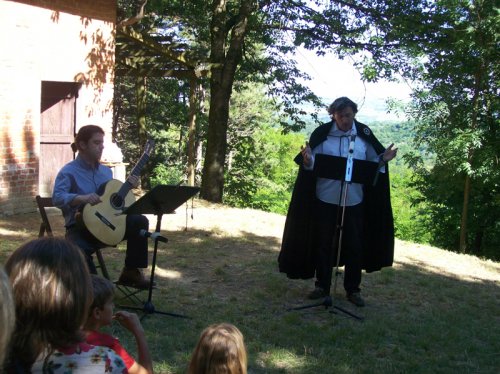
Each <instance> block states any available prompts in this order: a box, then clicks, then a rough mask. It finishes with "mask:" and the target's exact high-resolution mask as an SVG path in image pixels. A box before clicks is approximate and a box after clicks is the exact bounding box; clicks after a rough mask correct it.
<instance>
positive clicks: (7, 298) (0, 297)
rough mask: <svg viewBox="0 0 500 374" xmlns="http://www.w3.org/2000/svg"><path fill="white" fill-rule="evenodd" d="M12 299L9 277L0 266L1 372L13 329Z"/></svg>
mask: <svg viewBox="0 0 500 374" xmlns="http://www.w3.org/2000/svg"><path fill="white" fill-rule="evenodd" d="M14 310H15V309H14V300H13V299H12V289H11V287H10V282H9V278H8V277H7V274H5V272H4V270H3V269H2V268H0V326H2V328H0V372H2V366H3V360H4V358H5V356H6V353H7V351H8V346H9V341H10V336H11V334H12V331H13V330H14V325H15V321H16V319H15V313H14Z"/></svg>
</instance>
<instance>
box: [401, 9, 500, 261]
mask: <svg viewBox="0 0 500 374" xmlns="http://www.w3.org/2000/svg"><path fill="white" fill-rule="evenodd" d="M497 10H498V9H497V8H496V5H495V2H494V1H492V0H476V1H466V0H462V1H440V2H438V3H436V5H435V7H434V9H433V12H434V22H433V25H434V26H433V27H432V28H430V29H428V30H426V31H425V33H426V39H427V42H426V43H425V44H419V45H417V44H414V45H413V47H414V50H413V52H416V51H417V47H418V48H419V52H420V55H419V56H418V57H420V58H421V61H422V62H421V64H419V69H420V71H416V73H420V72H421V73H420V74H421V77H422V81H423V83H422V85H421V87H420V88H419V89H417V90H416V92H415V93H414V95H413V99H414V101H413V104H412V106H411V108H410V109H409V113H410V114H411V115H412V116H413V117H414V118H415V119H417V121H418V123H419V125H418V126H417V131H416V133H417V134H418V135H417V137H416V145H417V146H421V145H426V146H427V147H428V149H429V150H430V151H431V152H433V153H434V154H435V155H436V162H435V165H434V166H433V167H432V169H430V170H429V169H426V168H424V167H422V165H421V163H418V159H416V158H409V161H410V163H411V164H412V165H413V167H414V169H415V171H416V173H417V175H416V181H415V183H416V184H417V185H418V186H420V187H421V189H422V191H423V194H424V197H425V199H427V201H428V202H430V205H429V209H430V212H431V214H432V215H433V217H434V219H435V220H439V221H441V222H449V223H450V224H449V225H443V226H441V227H442V228H445V227H446V228H447V229H448V230H447V231H444V230H441V231H440V233H436V238H438V240H439V239H441V241H440V243H438V244H441V245H445V246H446V247H448V248H455V249H457V250H459V251H461V252H474V253H476V254H480V253H481V248H482V246H483V245H484V244H485V243H484V241H485V240H486V242H487V244H486V245H487V246H490V247H491V246H495V245H498V243H499V242H500V227H499V225H498V222H499V218H500V215H499V213H498V212H499V211H500V204H499V203H500V198H499V188H500V167H499V166H500V165H499V159H500V134H499V126H498V118H497V117H498V113H499V109H500V108H499V100H498V94H499V91H498V82H499V78H500V76H499V71H500V68H499V66H498V57H499V55H498V35H499V23H498V18H497V15H496V14H497ZM460 195H461V198H460ZM436 228H439V227H436ZM450 238H451V240H450ZM488 241H489V243H488Z"/></svg>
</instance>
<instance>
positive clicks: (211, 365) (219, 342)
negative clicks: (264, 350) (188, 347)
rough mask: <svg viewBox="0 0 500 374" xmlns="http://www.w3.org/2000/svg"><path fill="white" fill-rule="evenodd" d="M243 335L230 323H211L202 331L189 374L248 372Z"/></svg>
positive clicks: (190, 364) (242, 373)
mask: <svg viewBox="0 0 500 374" xmlns="http://www.w3.org/2000/svg"><path fill="white" fill-rule="evenodd" d="M246 373H247V353H246V349H245V343H244V342H243V335H242V333H241V332H240V330H238V328H237V327H236V326H234V325H232V324H229V323H221V324H218V325H210V326H208V327H207V328H206V329H205V330H203V332H202V333H201V336H200V339H199V341H198V344H197V345H196V348H195V350H194V352H193V356H192V357H191V362H190V363H189V369H188V374H246Z"/></svg>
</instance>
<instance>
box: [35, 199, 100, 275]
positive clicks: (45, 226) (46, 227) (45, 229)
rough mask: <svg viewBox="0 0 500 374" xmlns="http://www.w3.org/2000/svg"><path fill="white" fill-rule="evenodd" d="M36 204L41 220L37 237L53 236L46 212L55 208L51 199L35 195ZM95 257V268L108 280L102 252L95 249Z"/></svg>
mask: <svg viewBox="0 0 500 374" xmlns="http://www.w3.org/2000/svg"><path fill="white" fill-rule="evenodd" d="M36 203H37V205H38V210H39V212H40V217H41V218H42V222H41V223H40V230H39V232H38V237H39V238H41V237H42V236H44V235H45V233H47V236H54V234H53V232H52V227H51V226H50V221H49V217H48V215H47V211H46V209H47V208H55V206H54V204H53V203H52V198H51V197H41V196H40V195H37V196H36ZM95 255H96V257H97V262H98V264H97V265H96V268H97V269H99V270H100V271H101V274H102V276H103V277H104V278H106V279H109V273H108V269H107V268H106V264H105V262H104V258H103V257H102V252H101V249H100V248H97V249H96V251H95Z"/></svg>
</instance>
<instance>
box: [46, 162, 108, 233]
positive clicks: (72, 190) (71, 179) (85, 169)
mask: <svg viewBox="0 0 500 374" xmlns="http://www.w3.org/2000/svg"><path fill="white" fill-rule="evenodd" d="M112 178H113V172H112V171H111V169H110V168H109V167H107V166H104V165H102V164H97V167H93V166H91V165H89V164H88V163H86V162H85V161H84V160H83V159H82V158H81V157H80V156H77V157H76V159H75V160H73V161H71V162H69V163H67V164H66V165H65V166H63V168H62V169H61V170H60V171H59V173H58V174H57V177H56V181H55V183H54V192H53V193H52V202H53V203H54V205H55V206H57V207H58V208H60V209H61V210H62V213H63V216H64V220H65V226H66V227H70V226H73V225H74V224H75V213H76V212H77V210H78V209H79V208H80V207H78V206H74V207H73V206H70V203H71V201H72V200H73V199H74V198H75V196H76V195H87V194H90V193H97V192H98V189H99V187H100V186H101V185H103V184H104V183H106V182H108V181H109V180H111V179H112Z"/></svg>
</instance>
